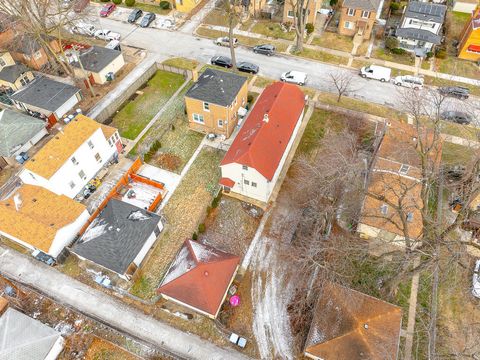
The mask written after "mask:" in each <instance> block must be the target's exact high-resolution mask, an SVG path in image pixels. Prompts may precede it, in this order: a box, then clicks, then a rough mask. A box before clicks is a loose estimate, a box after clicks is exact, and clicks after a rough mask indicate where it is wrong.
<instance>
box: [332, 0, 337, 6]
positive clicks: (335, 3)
mask: <svg viewBox="0 0 480 360" xmlns="http://www.w3.org/2000/svg"><path fill="white" fill-rule="evenodd" d="M337 3H338V0H330V6H331V7H335V5H337Z"/></svg>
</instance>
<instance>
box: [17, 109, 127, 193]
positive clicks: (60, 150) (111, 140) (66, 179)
mask: <svg viewBox="0 0 480 360" xmlns="http://www.w3.org/2000/svg"><path fill="white" fill-rule="evenodd" d="M119 149H121V142H120V136H119V135H118V132H117V130H116V129H114V128H112V127H110V126H105V125H101V124H99V123H97V122H96V121H94V120H92V119H90V118H88V117H86V116H83V115H77V116H76V117H75V119H73V120H72V121H71V122H70V123H68V124H67V125H66V126H65V127H64V128H63V130H61V131H60V132H59V133H58V134H57V135H56V136H54V137H53V138H52V139H51V140H50V141H49V142H48V143H47V144H45V146H44V147H43V148H41V149H40V150H39V151H38V152H37V153H36V154H35V155H34V156H33V157H32V158H31V159H30V160H28V161H27V162H26V163H25V166H24V168H23V169H22V171H21V172H20V174H19V176H20V178H21V179H22V181H23V182H24V183H26V184H31V185H37V186H41V187H44V188H45V189H48V190H50V191H52V192H54V193H56V194H59V195H66V196H68V197H70V198H74V197H75V196H76V195H77V194H78V193H79V192H80V191H81V190H82V189H83V187H84V186H85V185H86V184H87V183H88V182H89V181H90V180H91V179H92V178H93V177H94V176H95V175H96V174H97V173H98V171H99V170H100V169H101V168H102V167H103V166H104V165H105V164H106V163H108V162H109V161H110V160H111V159H112V158H113V157H114V156H116V154H117V153H118V151H119Z"/></svg>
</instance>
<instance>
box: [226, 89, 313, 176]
mask: <svg viewBox="0 0 480 360" xmlns="http://www.w3.org/2000/svg"><path fill="white" fill-rule="evenodd" d="M304 107H305V95H304V94H303V92H302V91H301V90H300V88H299V87H298V86H297V85H293V84H286V83H282V82H276V83H273V84H272V85H270V86H268V87H267V88H266V89H265V90H264V91H263V93H262V95H260V97H259V98H258V100H257V102H256V103H255V106H254V107H253V109H252V112H251V113H250V115H249V116H248V118H247V120H246V121H245V124H244V125H243V127H242V128H241V129H240V131H239V133H238V135H237V136H236V137H235V140H234V141H233V143H232V146H231V147H230V149H229V150H228V152H227V154H226V155H225V158H224V159H223V161H222V163H221V165H226V164H231V163H237V164H241V165H246V166H248V167H252V168H254V169H256V170H257V171H258V172H259V173H261V174H262V175H263V176H265V178H267V179H268V180H272V178H273V175H274V174H275V171H276V170H277V167H278V165H279V164H280V160H281V158H282V156H283V153H284V152H285V149H286V147H287V144H288V142H289V140H290V137H291V136H292V133H293V130H294V129H295V125H296V124H297V120H298V118H299V117H300V114H301V113H302V111H303V109H304ZM266 114H268V122H267V121H264V120H266Z"/></svg>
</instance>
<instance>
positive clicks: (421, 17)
mask: <svg viewBox="0 0 480 360" xmlns="http://www.w3.org/2000/svg"><path fill="white" fill-rule="evenodd" d="M446 11H447V7H446V6H445V5H440V4H433V3H426V2H419V1H410V2H409V3H408V5H407V7H406V10H405V13H404V14H403V18H402V23H401V25H400V26H399V27H398V29H397V30H396V33H395V35H396V36H397V38H398V40H399V42H400V47H401V48H403V49H405V50H408V51H412V52H414V53H415V55H417V56H425V55H426V53H427V52H429V51H431V50H432V48H433V46H434V45H440V44H441V42H442V32H441V30H442V26H443V22H444V21H445V13H446Z"/></svg>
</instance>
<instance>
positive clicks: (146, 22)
mask: <svg viewBox="0 0 480 360" xmlns="http://www.w3.org/2000/svg"><path fill="white" fill-rule="evenodd" d="M155 18H156V15H155V14H154V13H147V14H146V15H145V16H144V17H143V19H142V21H141V22H140V26H141V27H143V28H145V27H148V26H149V25H150V24H151V23H152V21H153V20H155Z"/></svg>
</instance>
